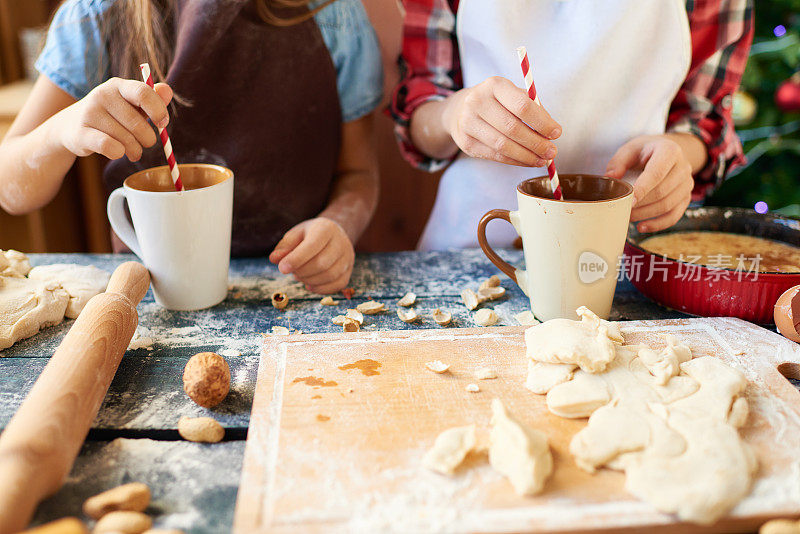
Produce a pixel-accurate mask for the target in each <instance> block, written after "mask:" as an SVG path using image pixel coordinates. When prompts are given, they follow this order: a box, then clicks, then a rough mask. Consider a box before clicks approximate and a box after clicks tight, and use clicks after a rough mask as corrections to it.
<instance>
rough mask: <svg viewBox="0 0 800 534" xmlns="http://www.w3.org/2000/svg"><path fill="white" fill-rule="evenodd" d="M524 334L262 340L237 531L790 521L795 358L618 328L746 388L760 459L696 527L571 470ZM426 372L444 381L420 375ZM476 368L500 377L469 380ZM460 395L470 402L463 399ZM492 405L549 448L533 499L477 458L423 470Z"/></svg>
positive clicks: (748, 331) (685, 328)
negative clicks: (713, 518) (472, 387)
mask: <svg viewBox="0 0 800 534" xmlns="http://www.w3.org/2000/svg"><path fill="white" fill-rule="evenodd" d="M523 331H524V327H500V328H471V329H445V328H439V329H435V330H412V331H392V332H374V333H359V334H318V335H305V336H303V335H297V336H288V337H287V336H268V337H267V339H266V341H265V343H264V352H263V355H262V358H261V363H260V367H259V373H258V383H257V386H256V393H255V400H254V403H253V411H252V415H251V419H250V430H249V433H248V438H247V447H246V452H245V460H244V468H243V471H242V479H241V484H240V488H239V495H238V501H237V506H236V515H235V521H234V531H235V532H237V533H251V532H298V531H301V532H326V533H327V532H390V531H396V532H596V531H600V530H604V529H608V530H613V531H619V530H622V529H628V530H630V531H645V530H646V531H647V532H652V531H653V530H657V531H663V532H711V531H724V532H735V531H748V530H754V529H756V528H757V527H758V525H760V524H761V523H763V522H764V521H765V520H767V519H769V518H771V517H779V516H797V515H799V514H800V393H798V391H797V389H795V387H794V386H792V384H791V383H790V382H789V381H787V380H786V378H785V377H784V376H783V375H782V374H781V372H783V373H784V374H786V375H790V376H798V377H800V365H798V364H800V348H798V345H796V344H794V343H792V342H791V341H788V340H787V339H784V338H783V337H781V336H779V335H777V334H775V333H772V332H769V331H767V330H765V329H763V328H759V327H757V326H755V325H752V324H750V323H747V322H744V321H741V320H738V319H727V318H709V319H678V320H664V321H632V322H626V323H624V327H623V333H624V335H625V338H626V342H629V343H637V342H646V343H649V344H651V345H653V346H662V345H663V343H664V342H663V340H662V339H661V338H660V337H659V336H658V334H660V333H663V332H669V333H672V334H674V335H676V336H677V337H678V338H679V339H680V340H681V341H682V342H684V343H686V344H687V345H689V346H690V347H691V348H692V352H693V353H694V354H695V356H706V355H710V356H714V357H717V358H720V359H722V360H724V361H725V362H726V363H728V364H730V365H731V366H733V367H735V368H737V369H739V370H740V371H742V372H743V373H745V375H746V376H747V378H748V380H749V381H750V385H749V386H748V389H747V397H748V400H749V402H750V407H751V414H750V418H749V420H748V422H747V425H746V426H745V427H744V428H743V429H742V435H743V436H744V438H745V439H746V440H747V441H748V442H749V443H750V444H751V445H753V447H754V449H755V450H756V452H757V455H758V459H759V463H760V469H759V473H758V479H757V481H756V483H755V484H754V486H753V491H752V492H751V494H750V496H749V497H747V498H746V499H745V500H744V501H743V502H741V503H740V504H739V506H738V507H737V508H736V509H735V510H733V512H732V513H731V514H730V516H729V517H727V518H725V519H723V520H721V521H720V522H718V523H717V525H715V526H714V527H713V528H710V529H709V528H705V529H704V528H700V527H697V526H695V525H689V524H686V523H678V522H676V520H675V518H674V517H672V516H670V515H666V514H661V513H659V512H657V511H656V510H655V509H653V508H652V507H651V506H650V505H649V504H647V503H645V502H641V501H638V500H637V499H635V498H633V497H631V496H630V495H629V494H627V493H626V492H625V490H624V487H623V486H624V475H623V474H621V473H616V472H612V471H609V470H601V471H600V472H599V473H598V474H596V475H589V474H588V473H586V472H584V471H582V470H580V469H579V468H578V467H577V466H576V465H575V463H574V462H573V460H572V457H571V456H570V454H569V452H568V447H569V442H570V439H571V437H572V436H573V434H575V432H577V431H578V430H580V429H581V428H582V427H583V426H584V425H585V424H586V423H585V420H568V419H562V418H560V417H557V416H554V415H552V414H550V413H549V412H548V411H547V408H546V406H545V398H544V396H539V395H535V394H533V393H531V392H530V391H528V390H526V389H524V387H523V383H524V381H525V377H526V373H527V362H526V359H525V345H524V340H523V335H522V332H523ZM437 359H438V360H442V361H443V362H446V363H449V364H450V365H451V367H450V372H448V373H446V374H442V375H439V374H435V373H432V372H431V371H429V370H427V369H426V368H425V366H424V364H425V362H429V361H432V360H437ZM363 360H370V361H367V362H364V361H363ZM359 362H360V363H359ZM372 362H375V363H372ZM378 364H379V365H378ZM483 366H489V367H492V368H493V369H495V370H496V372H497V374H498V378H497V379H496V380H480V381H477V380H475V379H474V378H473V377H472V373H473V371H474V370H475V369H477V368H479V367H483ZM779 369H780V371H779ZM470 383H477V384H478V385H479V386H480V388H481V391H480V392H479V393H470V392H467V391H466V390H465V389H464V388H465V386H466V385H467V384H470ZM495 397H498V398H500V399H502V400H503V402H504V403H505V404H506V406H507V407H508V408H509V410H510V411H511V412H512V413H513V414H514V415H516V416H517V417H518V418H519V419H520V420H522V421H524V422H525V423H527V424H529V425H530V426H532V427H534V428H537V429H539V430H542V431H543V432H545V433H546V434H547V435H548V437H549V439H550V443H551V446H552V448H553V453H554V458H555V472H554V475H553V476H552V477H551V478H550V479H549V481H548V482H547V485H546V486H545V491H544V492H543V493H542V494H540V495H538V496H536V497H529V498H523V497H519V496H517V495H516V494H515V493H514V492H513V490H512V488H511V486H510V484H509V483H508V482H507V481H506V480H505V479H504V478H503V477H501V476H500V475H499V474H497V473H496V472H494V471H493V470H492V469H491V467H490V466H489V464H488V460H487V457H486V454H485V453H475V454H472V455H470V456H469V457H468V458H467V460H466V462H465V464H463V465H462V466H461V467H460V468H459V469H458V471H457V472H456V474H455V475H454V476H453V477H445V476H442V475H439V474H436V473H433V472H430V471H428V470H426V469H424V468H423V467H422V466H421V459H422V456H423V454H424V453H425V451H426V450H427V449H428V448H429V447H430V446H431V445H432V443H433V441H434V439H435V438H436V436H437V435H438V433H439V432H441V431H442V430H444V429H446V428H449V427H452V426H459V425H467V424H472V423H476V424H477V425H478V427H479V430H480V429H488V424H489V418H490V409H489V404H490V402H491V399H493V398H495ZM690 483H691V481H688V480H687V484H690Z"/></svg>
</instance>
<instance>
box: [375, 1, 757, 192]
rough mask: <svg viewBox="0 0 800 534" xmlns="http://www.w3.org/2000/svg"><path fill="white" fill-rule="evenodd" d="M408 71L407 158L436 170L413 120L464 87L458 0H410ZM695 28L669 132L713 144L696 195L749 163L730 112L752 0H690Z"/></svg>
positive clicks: (749, 33) (402, 88)
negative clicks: (413, 134)
mask: <svg viewBox="0 0 800 534" xmlns="http://www.w3.org/2000/svg"><path fill="white" fill-rule="evenodd" d="M403 3H404V5H405V9H406V17H405V25H404V28H403V52H402V55H401V57H400V65H401V69H402V72H403V75H402V79H401V81H400V84H399V85H398V86H397V87H396V88H395V91H394V95H393V96H392V102H391V106H390V111H391V114H392V116H393V117H394V120H395V122H396V127H395V130H396V133H397V137H398V141H399V143H400V150H401V152H402V153H403V156H404V157H405V158H406V159H407V160H408V161H409V162H410V163H411V164H412V165H414V166H415V167H418V168H420V169H423V170H428V171H435V170H438V169H441V168H442V167H444V166H446V165H447V164H448V163H450V160H436V159H432V158H430V157H428V156H426V155H425V154H422V153H421V152H420V151H419V150H417V148H416V147H415V146H414V145H413V144H412V143H411V138H410V136H409V129H408V126H409V120H410V118H411V114H412V113H413V112H414V110H415V109H416V108H417V107H419V106H420V105H421V104H423V103H425V102H428V101H429V100H434V99H443V98H445V97H446V96H447V95H449V94H451V93H453V92H454V91H457V90H459V89H461V88H462V87H463V81H462V77H461V65H460V58H459V51H458V40H457V38H456V32H455V26H456V13H457V11H458V0H404V2H403ZM686 11H687V13H688V15H689V26H690V28H691V34H692V63H691V67H690V69H689V74H688V75H687V77H686V80H685V81H684V83H683V85H682V86H681V88H680V90H679V91H678V94H677V96H676V97H675V99H674V100H673V101H672V105H671V107H670V112H669V117H668V119H667V131H670V132H686V133H692V134H694V135H696V136H697V137H699V138H700V139H702V140H703V142H704V143H705V144H706V146H707V147H708V165H706V167H705V168H704V169H703V170H702V171H701V172H699V173H698V174H697V176H695V182H696V186H695V191H694V193H693V198H695V199H699V198H702V197H703V196H705V194H707V193H708V192H709V191H710V190H711V189H713V188H714V187H715V186H716V185H718V184H719V183H721V182H722V180H723V179H724V177H725V175H726V174H727V172H728V171H729V170H730V169H732V168H733V167H734V166H736V165H739V164H741V163H743V162H744V155H743V154H742V144H741V142H740V140H739V138H738V136H737V135H736V132H735V130H734V125H733V118H732V116H731V110H732V107H733V106H732V100H733V96H732V95H733V93H734V91H735V90H736V89H737V87H738V86H739V82H740V81H741V78H742V73H743V72H744V67H745V64H746V63H747V56H748V53H749V50H750V44H751V42H752V40H753V0H686Z"/></svg>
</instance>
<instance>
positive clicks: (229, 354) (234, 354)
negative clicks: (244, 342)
mask: <svg viewBox="0 0 800 534" xmlns="http://www.w3.org/2000/svg"><path fill="white" fill-rule="evenodd" d="M219 355H220V356H225V357H226V358H238V357H239V356H241V355H242V353H241V352H239V351H238V350H236V349H225V350H223V351H221V352H220V353H219Z"/></svg>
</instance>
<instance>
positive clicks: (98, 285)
mask: <svg viewBox="0 0 800 534" xmlns="http://www.w3.org/2000/svg"><path fill="white" fill-rule="evenodd" d="M28 278H30V279H32V280H42V281H45V282H54V283H57V284H60V285H61V287H62V288H64V291H66V292H67V294H68V295H69V303H68V304H67V309H66V312H65V313H64V315H66V316H67V317H69V318H70V319H76V318H77V317H78V315H80V313H81V311H83V308H84V307H85V306H86V303H87V302H89V299H91V298H92V297H94V296H95V295H99V294H100V293H102V292H103V291H105V290H106V287H107V286H108V281H109V280H110V279H111V275H110V274H109V273H107V272H106V271H104V270H102V269H98V268H97V267H95V266H93V265H73V264H65V263H59V264H53V265H39V266H37V267H34V268H33V269H31V270H30V272H29V273H28Z"/></svg>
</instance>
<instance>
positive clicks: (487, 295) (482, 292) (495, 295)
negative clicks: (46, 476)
mask: <svg viewBox="0 0 800 534" xmlns="http://www.w3.org/2000/svg"><path fill="white" fill-rule="evenodd" d="M505 294H506V288H504V287H499V286H498V287H484V288H481V289H479V290H478V296H480V297H483V298H484V299H486V300H495V299H499V298H500V297H502V296H504V295H505Z"/></svg>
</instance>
